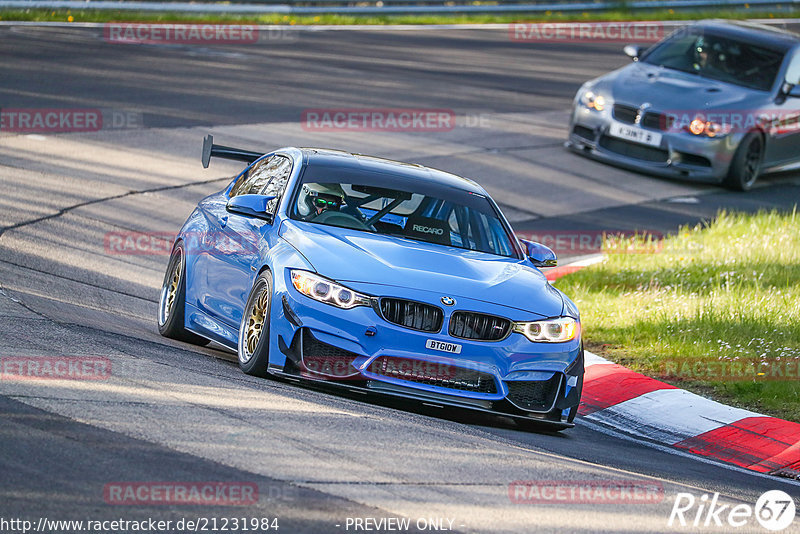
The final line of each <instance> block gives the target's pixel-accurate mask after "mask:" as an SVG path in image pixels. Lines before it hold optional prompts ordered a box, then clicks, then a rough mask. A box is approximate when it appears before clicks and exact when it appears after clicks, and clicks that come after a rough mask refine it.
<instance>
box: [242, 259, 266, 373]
mask: <svg viewBox="0 0 800 534" xmlns="http://www.w3.org/2000/svg"><path fill="white" fill-rule="evenodd" d="M271 309H272V273H270V272H269V271H264V272H263V273H261V274H260V275H259V276H258V278H256V281H255V282H253V289H251V290H250V295H249V296H248V297H247V303H246V304H245V306H244V313H242V322H241V323H240V324H239V343H238V345H237V351H236V352H237V354H238V357H239V368H240V369H241V370H242V371H244V372H245V373H246V374H248V375H252V376H259V377H266V376H267V367H268V366H269V317H270V310H271Z"/></svg>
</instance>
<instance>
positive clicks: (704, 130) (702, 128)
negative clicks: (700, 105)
mask: <svg viewBox="0 0 800 534" xmlns="http://www.w3.org/2000/svg"><path fill="white" fill-rule="evenodd" d="M686 129H687V130H688V131H689V132H690V133H692V134H694V135H705V136H706V137H722V136H723V135H728V134H729V133H730V132H731V125H730V124H727V123H723V124H720V123H718V122H714V121H707V120H705V118H704V117H703V116H702V115H698V116H697V117H695V118H694V120H693V121H692V122H690V123H689V126H687V127H686Z"/></svg>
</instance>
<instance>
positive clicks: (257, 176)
mask: <svg viewBox="0 0 800 534" xmlns="http://www.w3.org/2000/svg"><path fill="white" fill-rule="evenodd" d="M278 157H279V156H272V157H271V158H267V159H263V160H261V161H259V162H258V163H256V164H255V165H254V166H253V167H251V168H250V170H249V171H248V172H247V174H244V175H242V177H241V178H239V180H238V181H237V182H236V183H235V184H233V188H232V189H231V196H232V197H235V196H237V195H251V194H254V193H257V192H258V189H260V188H261V187H263V186H264V182H263V180H264V179H265V178H266V175H265V174H264V171H265V170H266V169H267V168H268V167H269V164H270V163H271V162H272V161H274V160H275V159H277V158H278ZM259 183H260V185H259V186H258V187H255V185H256V184H259Z"/></svg>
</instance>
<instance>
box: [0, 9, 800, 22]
mask: <svg viewBox="0 0 800 534" xmlns="http://www.w3.org/2000/svg"><path fill="white" fill-rule="evenodd" d="M794 17H800V9H783V10H780V9H776V10H772V11H764V10H754V9H742V10H727V11H726V10H708V11H681V12H675V11H672V10H653V11H629V10H626V9H617V10H613V11H606V12H597V13H595V12H585V13H571V12H560V11H555V12H546V13H540V14H497V15H492V14H452V15H449V14H442V15H381V16H372V15H282V14H263V15H238V14H236V15H235V14H224V13H223V14H202V13H176V12H150V11H123V10H120V11H111V10H96V9H95V10H93V9H83V10H49V9H24V10H19V9H18V10H9V9H6V10H0V20H18V21H33V22H43V21H58V22H67V21H68V22H109V21H113V22H198V23H199V22H203V23H210V22H220V23H239V24H286V25H309V24H318V25H341V24H484V23H501V24H506V23H511V22H570V21H626V20H696V19H703V18H728V19H748V18H764V19H768V18H794Z"/></svg>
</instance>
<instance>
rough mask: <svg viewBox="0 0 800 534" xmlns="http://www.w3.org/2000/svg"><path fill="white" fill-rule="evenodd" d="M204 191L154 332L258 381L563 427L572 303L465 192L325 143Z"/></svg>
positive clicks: (530, 253) (541, 249)
mask: <svg viewBox="0 0 800 534" xmlns="http://www.w3.org/2000/svg"><path fill="white" fill-rule="evenodd" d="M212 156H214V157H223V158H228V159H235V160H241V161H245V162H247V163H248V166H247V167H246V168H245V169H244V171H242V172H241V173H240V174H239V175H238V176H236V177H235V178H234V179H233V180H232V181H231V183H230V184H229V185H228V187H226V188H225V189H224V190H223V191H220V192H218V193H215V194H213V195H210V196H208V197H206V198H204V199H203V200H202V201H200V203H199V204H198V206H197V208H196V209H195V210H194V212H193V213H192V214H191V215H190V216H189V218H188V219H187V220H186V222H185V223H184V225H183V227H182V228H181V230H180V232H179V234H178V237H177V238H176V240H175V243H174V245H173V249H172V254H171V256H170V261H169V264H168V267H167V272H166V274H165V277H164V284H163V287H162V290H161V296H160V300H159V307H158V327H159V331H160V332H161V334H162V335H164V336H167V337H171V338H175V339H180V340H184V341H188V342H194V343H200V344H205V343H207V342H208V341H209V340H212V341H215V342H217V343H221V344H222V345H224V346H226V347H228V348H230V349H231V350H235V351H236V352H237V353H238V360H239V366H240V367H241V369H242V370H243V371H244V372H245V373H248V374H251V375H256V376H267V375H273V376H276V377H283V378H292V379H304V380H307V381H310V382H311V383H324V384H329V385H333V386H339V387H343V388H345V389H347V390H359V391H367V392H373V393H377V394H381V395H388V396H393V397H400V398H403V399H410V400H415V401H423V402H425V403H427V404H433V405H437V406H443V407H444V406H447V407H456V408H466V409H472V410H479V411H483V412H490V413H494V414H500V415H505V416H508V417H511V418H513V419H514V420H516V421H517V423H518V424H520V425H521V426H533V427H537V428H539V427H542V426H543V425H544V426H546V427H548V428H550V429H555V430H560V429H564V428H568V427H572V426H574V423H573V420H574V418H575V415H576V413H577V409H578V403H579V402H580V396H581V390H582V387H583V372H584V364H583V346H582V342H581V325H580V317H579V314H578V310H577V308H576V306H575V304H574V303H573V302H572V301H571V300H570V299H569V298H567V297H566V296H565V295H564V294H563V293H561V292H560V291H558V290H557V289H556V288H554V287H552V286H551V285H550V284H549V283H548V282H547V280H546V279H545V277H544V275H543V274H542V273H541V272H540V271H539V268H541V267H552V266H554V265H555V264H556V257H555V254H554V253H553V252H552V250H550V249H549V248H547V247H545V246H543V245H541V244H538V243H533V242H528V241H524V240H518V239H517V238H516V236H515V235H514V233H513V231H512V229H511V226H510V225H509V223H508V221H507V220H506V219H505V217H504V216H503V215H502V213H501V212H500V209H499V208H498V206H497V205H496V204H495V202H494V201H493V200H492V199H491V198H490V197H489V195H488V194H487V193H486V191H485V190H484V189H483V188H482V187H480V186H479V185H478V184H476V183H475V182H473V181H471V180H468V179H465V178H461V177H459V176H455V175H453V174H449V173H445V172H442V171H438V170H434V169H429V168H426V167H422V166H419V165H411V164H406V163H399V162H395V161H390V160H386V159H380V158H375V157H369V156H362V155H357V154H350V153H345V152H339V151H334V150H323V149H312V148H303V149H299V148H284V149H280V150H277V151H275V152H270V153H268V154H261V153H256V152H248V151H244V150H240V149H235V148H229V147H223V146H219V145H215V144H213V140H212V139H211V136H207V137H206V139H205V142H204V145H203V165H204V166H205V167H207V166H208V163H209V160H210V157H212Z"/></svg>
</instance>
